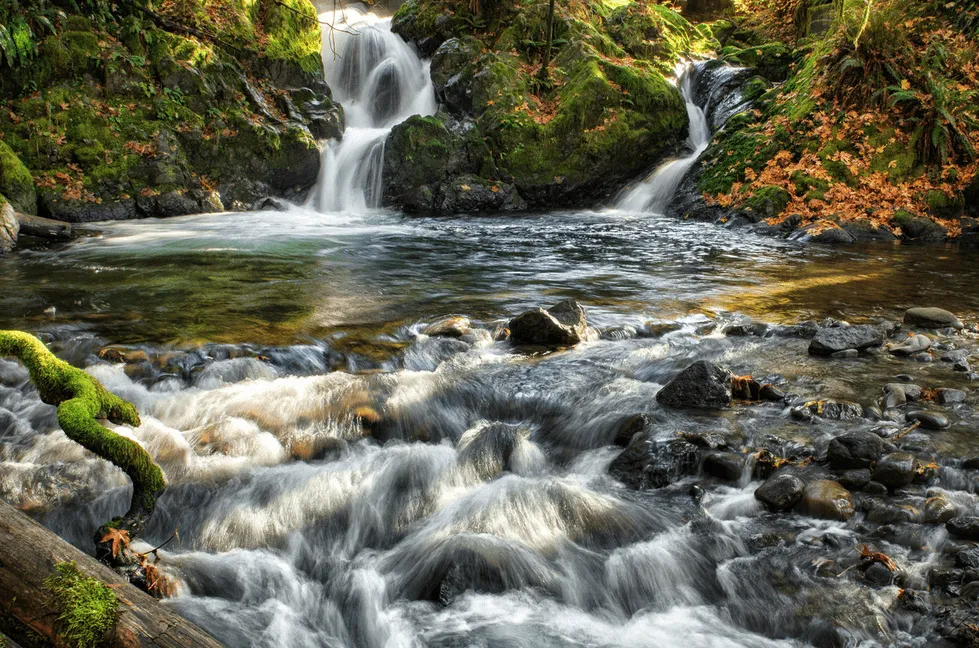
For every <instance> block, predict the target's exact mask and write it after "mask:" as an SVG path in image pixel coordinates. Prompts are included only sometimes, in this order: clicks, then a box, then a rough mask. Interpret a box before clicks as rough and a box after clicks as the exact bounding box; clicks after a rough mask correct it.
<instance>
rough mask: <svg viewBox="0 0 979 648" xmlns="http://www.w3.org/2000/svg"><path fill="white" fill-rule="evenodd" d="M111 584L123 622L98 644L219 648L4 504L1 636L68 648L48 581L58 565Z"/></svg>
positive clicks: (0, 517) (0, 509) (0, 514)
mask: <svg viewBox="0 0 979 648" xmlns="http://www.w3.org/2000/svg"><path fill="white" fill-rule="evenodd" d="M65 563H74V564H75V567H76V568H77V571H78V572H79V573H80V574H81V575H83V576H85V577H91V578H95V579H97V580H99V581H101V582H102V583H104V584H106V585H107V586H108V587H109V589H110V590H111V592H112V593H113V594H115V597H116V598H117V599H118V606H117V607H118V616H117V617H116V620H115V623H114V625H113V626H112V628H111V629H110V630H109V631H108V632H107V634H106V635H105V636H104V638H103V639H102V640H101V641H100V642H99V643H98V644H97V645H98V646H106V647H107V648H178V647H179V648H186V647H188V646H194V647H197V646H201V647H203V648H220V647H221V644H220V643H218V642H217V640H215V639H214V638H213V637H212V636H211V635H209V634H208V633H207V632H205V631H204V630H202V629H200V628H199V627H197V626H195V625H194V624H193V623H191V622H190V621H188V620H186V619H184V618H183V617H181V616H179V615H178V614H177V613H176V612H174V611H173V610H172V609H170V608H169V607H167V606H166V605H165V604H163V603H161V602H160V601H158V600H157V599H155V598H153V597H152V596H150V595H148V594H146V593H144V592H142V591H140V590H139V589H137V588H136V587H134V586H133V585H131V584H130V583H129V581H128V580H127V579H126V578H125V577H123V576H120V575H119V574H117V573H116V572H114V571H112V570H111V569H109V568H108V567H106V566H105V565H103V564H102V563H100V562H99V561H97V560H95V558H92V557H91V556H89V555H87V554H85V553H82V552H81V551H79V550H78V549H76V548H75V547H73V546H72V545H70V544H68V543H67V542H65V541H64V540H62V539H61V538H59V537H58V536H57V535H55V534H54V533H52V532H51V531H49V530H48V529H46V528H44V527H43V526H41V525H40V524H38V523H37V522H35V521H34V520H32V519H31V518H29V517H27V516H26V515H24V514H23V513H21V512H20V511H18V510H16V509H15V508H13V507H12V506H10V505H9V504H7V503H6V502H3V501H0V632H2V633H3V634H6V635H8V636H9V637H10V638H11V639H13V640H14V641H16V642H18V643H19V644H21V645H23V646H45V645H52V646H63V645H65V641H64V638H63V637H62V636H61V634H60V633H61V629H60V628H59V624H58V622H57V620H58V617H59V616H60V615H61V614H62V613H63V611H64V610H62V609H60V607H61V605H60V603H59V600H58V597H57V596H55V595H54V593H53V592H52V591H51V589H50V587H49V585H48V584H46V581H47V579H49V578H50V577H51V576H53V575H55V574H57V570H56V565H59V564H62V565H63V564H65Z"/></svg>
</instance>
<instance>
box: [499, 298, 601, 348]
mask: <svg viewBox="0 0 979 648" xmlns="http://www.w3.org/2000/svg"><path fill="white" fill-rule="evenodd" d="M587 328H588V325H587V322H586V321H585V310H584V309H583V308H582V307H581V306H580V305H579V304H578V302H576V301H575V300H573V299H565V300H564V301H562V302H559V303H557V304H555V305H554V306H552V307H550V308H548V309H547V310H544V309H543V308H535V309H533V310H529V311H527V312H525V313H521V314H520V315H517V316H516V317H514V318H513V319H512V320H510V324H509V329H510V340H512V341H513V343H514V344H533V345H540V346H574V345H575V344H578V343H579V342H581V341H582V340H583V339H585V336H586V333H587Z"/></svg>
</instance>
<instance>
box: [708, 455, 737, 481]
mask: <svg viewBox="0 0 979 648" xmlns="http://www.w3.org/2000/svg"><path fill="white" fill-rule="evenodd" d="M743 470H744V458H742V456H741V455H739V454H736V453H734V452H712V453H710V454H709V455H707V456H706V457H705V458H704V473H706V474H708V475H710V476H711V477H717V478H718V479H724V480H726V481H738V480H739V479H741V472H742V471H743Z"/></svg>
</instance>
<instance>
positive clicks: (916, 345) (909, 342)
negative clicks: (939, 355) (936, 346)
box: [890, 334, 931, 356]
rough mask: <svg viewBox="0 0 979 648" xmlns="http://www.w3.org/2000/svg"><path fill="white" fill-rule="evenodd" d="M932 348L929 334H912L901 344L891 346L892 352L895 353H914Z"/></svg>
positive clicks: (906, 354) (907, 354) (905, 354)
mask: <svg viewBox="0 0 979 648" xmlns="http://www.w3.org/2000/svg"><path fill="white" fill-rule="evenodd" d="M930 348H931V339H930V338H929V337H928V336H927V335H920V334H919V335H912V336H911V337H909V338H908V339H906V340H904V341H903V342H901V344H899V345H897V346H894V347H891V348H890V352H891V353H893V354H894V355H904V356H909V355H914V354H916V353H919V352H921V351H927V350H928V349H930Z"/></svg>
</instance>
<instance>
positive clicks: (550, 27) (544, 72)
mask: <svg viewBox="0 0 979 648" xmlns="http://www.w3.org/2000/svg"><path fill="white" fill-rule="evenodd" d="M546 30H547V44H546V45H545V46H544V62H543V63H542V64H541V66H540V70H539V71H538V72H537V77H538V78H539V79H540V80H541V81H547V78H548V76H549V74H550V70H549V68H550V67H551V44H552V43H553V42H554V0H550V2H549V3H548V5H547V27H546Z"/></svg>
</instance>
